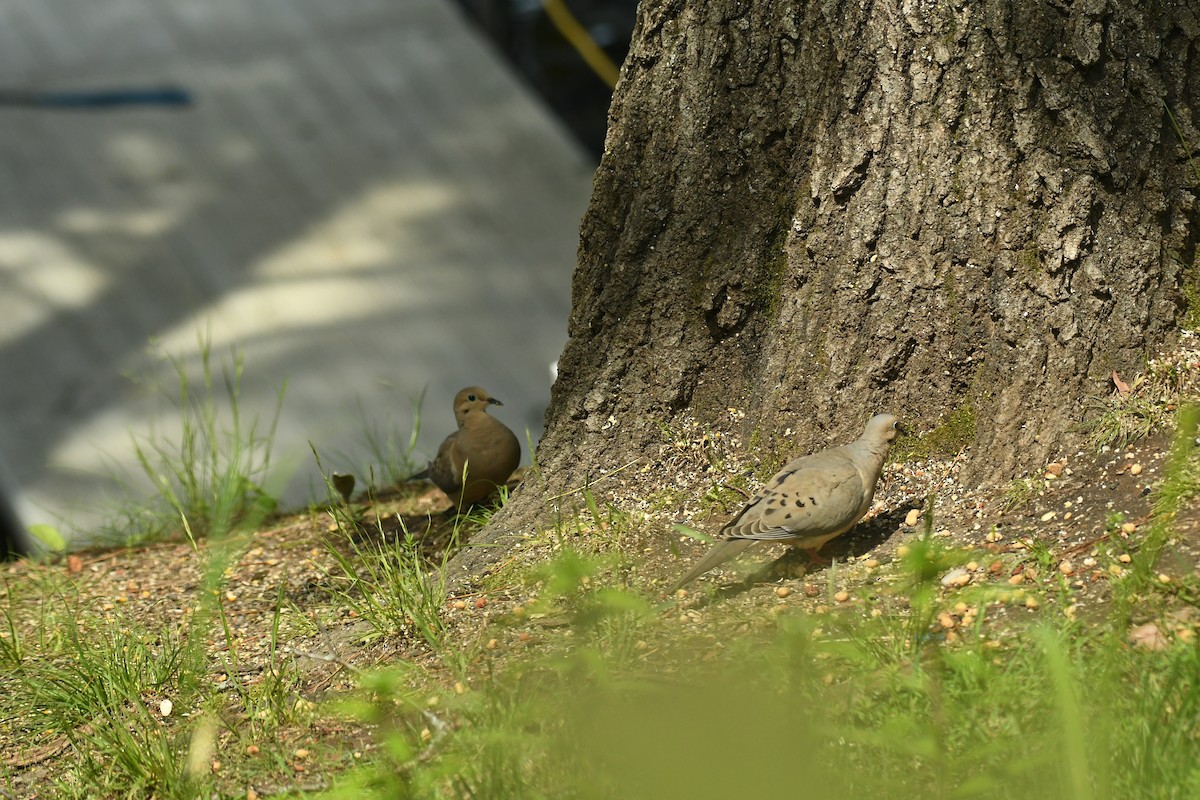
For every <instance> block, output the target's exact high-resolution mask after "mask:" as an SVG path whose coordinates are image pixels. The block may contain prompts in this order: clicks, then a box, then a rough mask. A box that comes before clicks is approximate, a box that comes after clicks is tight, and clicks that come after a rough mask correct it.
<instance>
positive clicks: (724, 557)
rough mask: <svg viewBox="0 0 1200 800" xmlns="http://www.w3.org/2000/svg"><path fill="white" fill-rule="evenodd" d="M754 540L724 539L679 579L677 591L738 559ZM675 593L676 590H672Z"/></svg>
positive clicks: (676, 585)
mask: <svg viewBox="0 0 1200 800" xmlns="http://www.w3.org/2000/svg"><path fill="white" fill-rule="evenodd" d="M754 541H755V540H754V539H724V540H722V541H720V542H717V544H716V546H714V547H713V549H712V550H709V551H708V552H707V553H706V554H705V555H704V558H702V559H700V560H699V561H698V562H696V566H694V567H692V568H691V569H690V570H688V572H687V573H686V574H685V575H684V576H683V577H682V578H680V579H679V581H678V582H677V583H676V584H675V589H676V590H677V589H679V588H681V587H683V586H686V585H687V584H689V583H691V582H692V581H694V580H695V579H696V578H699V577H700V576H701V575H703V574H704V573H706V572H708V571H709V570H710V569H712V568H713V567H717V566H720V565H721V564H724V563H725V562H726V561H728V560H730V559H731V558H736V557H737V555H738V553H740V552H742V551H743V550H745V549H746V548H747V547H749V546H750V545H752V544H754ZM672 591H674V590H672Z"/></svg>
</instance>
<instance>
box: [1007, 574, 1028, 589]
mask: <svg viewBox="0 0 1200 800" xmlns="http://www.w3.org/2000/svg"><path fill="white" fill-rule="evenodd" d="M1024 580H1025V573H1023V572H1018V573H1017V574H1016V575H1013V576H1012V577H1011V578H1009V579H1008V582H1009V584H1010V585H1012V586H1016V585H1017V584H1018V583H1022V582H1024Z"/></svg>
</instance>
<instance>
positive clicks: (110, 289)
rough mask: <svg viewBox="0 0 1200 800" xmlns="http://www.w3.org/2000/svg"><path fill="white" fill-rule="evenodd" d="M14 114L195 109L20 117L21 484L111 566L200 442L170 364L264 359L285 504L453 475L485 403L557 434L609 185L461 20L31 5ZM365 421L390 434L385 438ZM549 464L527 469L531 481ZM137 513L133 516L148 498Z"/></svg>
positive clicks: (14, 121) (13, 487)
mask: <svg viewBox="0 0 1200 800" xmlns="http://www.w3.org/2000/svg"><path fill="white" fill-rule="evenodd" d="M0 76H3V78H2V81H3V86H0V88H4V89H39V90H47V89H86V88H89V87H103V88H113V87H119V88H127V87H146V86H158V85H165V84H171V85H178V86H181V87H184V88H186V89H187V90H188V91H190V92H191V93H192V95H193V97H194V99H195V102H194V104H193V105H192V106H190V107H188V108H186V109H181V110H171V109H166V108H154V107H145V108H128V109H120V110H108V111H92V112H83V111H76V112H71V111H52V110H40V109H20V108H0V186H3V187H4V190H3V191H0V376H2V379H0V461H3V462H4V463H3V464H2V465H0V481H4V482H5V483H6V484H8V485H7V486H5V487H4V488H5V490H6V492H7V494H8V495H9V496H10V497H15V501H16V502H15V504H16V506H17V509H18V512H19V513H20V515H21V516H22V518H23V519H24V521H25V522H26V523H27V524H28V523H34V522H48V523H52V524H56V525H59V526H65V527H67V528H71V529H76V530H78V531H80V535H82V536H85V537H86V534H87V532H88V531H90V530H93V529H95V527H96V526H97V525H98V524H99V523H100V521H101V520H102V519H103V518H104V516H105V515H107V514H109V513H111V504H110V498H111V497H112V496H113V494H114V491H115V490H117V489H118V485H117V482H116V481H114V479H113V477H112V476H113V475H114V474H119V473H121V472H129V473H133V474H136V473H137V467H136V464H135V462H134V459H133V450H132V447H131V446H130V437H131V434H132V435H137V436H146V435H148V434H150V432H151V431H152V430H157V431H159V432H160V433H162V434H169V433H170V432H171V431H174V430H177V429H178V415H177V413H176V412H175V410H174V409H172V407H171V405H170V403H167V402H164V400H163V397H164V395H163V394H162V393H161V392H156V391H155V389H154V386H155V385H156V384H159V385H160V386H161V387H162V388H163V389H165V392H166V395H168V396H169V395H171V394H172V393H173V392H175V391H176V388H175V378H174V377H173V372H172V367H171V366H170V364H169V363H167V362H166V361H164V359H163V354H168V355H171V356H173V357H175V358H176V359H178V360H179V361H180V363H182V364H183V365H184V368H185V369H186V371H187V372H188V373H189V374H190V376H191V378H192V380H193V382H194V381H195V380H196V379H197V378H198V372H197V369H198V364H197V362H198V359H197V351H198V346H197V338H198V335H199V334H203V333H204V332H205V331H210V332H211V334H210V335H211V347H212V353H213V360H214V363H218V364H226V365H227V364H229V363H230V360H231V359H230V357H229V353H230V351H231V349H232V348H238V349H239V350H240V352H242V353H243V354H244V360H245V372H244V378H243V382H242V399H241V403H240V407H241V411H242V414H243V416H244V418H249V417H251V416H254V415H258V416H259V417H260V419H262V420H264V421H265V420H267V419H269V417H270V415H271V413H272V411H273V409H274V405H275V401H276V397H277V392H278V389H279V387H280V386H282V385H283V384H284V383H285V382H286V384H287V388H286V394H285V396H284V402H283V413H282V417H281V419H280V422H279V427H278V432H277V436H276V450H275V462H276V464H277V466H278V467H279V472H277V479H282V478H284V477H286V478H287V479H288V480H287V483H286V487H284V488H283V489H282V497H283V499H284V501H285V502H286V503H288V504H292V505H294V504H298V503H303V502H305V501H306V500H307V499H309V498H310V497H311V496H314V495H316V494H321V495H322V496H323V487H322V486H321V483H320V478H319V475H318V473H317V470H316V467H315V463H314V459H313V457H312V454H311V452H310V450H309V443H310V442H311V443H312V445H313V446H314V447H316V448H317V450H318V451H319V452H320V453H321V455H322V458H323V460H324V461H325V467H326V469H327V470H328V469H353V468H362V467H363V466H364V465H366V464H369V463H370V456H369V449H368V448H367V446H366V443H365V441H364V436H363V427H364V424H365V425H366V427H371V428H374V429H375V430H376V431H377V432H378V431H384V430H393V431H396V430H398V431H399V433H400V434H401V436H402V437H403V436H407V433H408V427H407V426H408V424H409V416H410V412H411V407H410V401H409V399H410V398H414V397H416V396H417V395H418V394H419V393H420V392H421V391H422V389H425V390H426V399H425V404H424V408H423V419H422V438H421V446H422V448H423V449H424V450H425V451H426V454H428V453H429V452H432V451H433V450H435V449H436V446H437V442H438V441H440V439H441V437H442V436H444V435H445V434H446V433H447V432H448V431H449V430H450V429H451V428H452V426H453V417H452V415H451V412H450V409H449V404H450V399H451V397H452V396H453V394H454V392H455V391H456V390H457V389H459V388H461V387H462V386H465V385H468V384H473V383H478V384H481V385H483V386H485V387H486V388H487V389H488V390H489V391H490V392H491V393H492V394H494V395H495V396H496V397H499V398H501V399H502V400H503V401H504V402H505V405H504V407H503V408H502V409H497V416H498V417H500V418H501V419H503V420H504V421H505V422H506V423H508V424H509V425H510V426H511V427H512V428H514V429H515V430H517V431H518V432H523V431H525V430H528V431H529V433H530V434H531V435H532V436H534V437H536V436H537V435H538V434H539V433H540V429H541V424H542V413H543V411H544V408H545V405H546V403H547V402H548V400H549V375H548V372H547V365H548V363H549V362H551V361H553V360H554V359H556V358H557V357H558V354H559V351H560V350H561V348H562V345H563V343H564V341H565V337H566V318H567V314H568V311H569V286H570V277H571V271H572V268H573V266H574V257H575V248H576V244H577V235H578V223H579V219H580V217H581V215H582V213H583V210H584V206H585V204H586V202H587V197H588V194H589V192H590V188H591V173H592V169H593V165H592V164H591V162H590V160H589V159H588V157H587V156H586V155H585V154H583V152H582V151H581V150H580V148H579V147H578V145H576V144H575V142H574V141H573V140H571V139H570V138H569V137H568V136H567V134H566V133H565V132H564V131H563V130H562V129H561V127H560V125H559V124H558V123H557V122H556V121H555V120H554V119H553V118H552V117H551V116H550V115H549V114H548V113H547V112H546V111H545V109H544V108H543V107H542V106H541V105H540V104H539V102H538V101H536V100H534V99H532V97H531V95H530V94H529V93H528V92H527V91H526V90H525V89H524V88H523V87H522V86H521V85H519V84H518V82H517V81H516V80H515V79H514V78H513V77H512V75H511V74H510V72H509V70H508V69H507V68H506V67H505V66H504V65H503V64H502V63H501V62H500V61H499V60H498V58H497V57H496V56H495V54H494V53H493V51H492V50H491V49H490V46H489V45H487V44H486V43H484V42H483V41H482V40H481V39H480V38H479V37H478V36H477V35H475V33H474V32H473V31H472V30H471V29H470V28H469V27H468V26H467V24H466V23H465V22H464V21H463V20H462V18H461V17H460V16H459V12H458V11H457V9H455V8H454V7H453V6H451V5H450V3H449V0H337V2H328V0H7V2H5V3H4V4H0ZM360 408H361V413H360ZM528 458H529V454H528V452H526V453H525V454H524V460H525V463H528ZM118 493H119V492H118Z"/></svg>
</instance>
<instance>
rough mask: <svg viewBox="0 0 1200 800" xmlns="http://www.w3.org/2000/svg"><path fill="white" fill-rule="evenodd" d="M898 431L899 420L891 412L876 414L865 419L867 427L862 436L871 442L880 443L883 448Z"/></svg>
mask: <svg viewBox="0 0 1200 800" xmlns="http://www.w3.org/2000/svg"><path fill="white" fill-rule="evenodd" d="M899 432H900V420H898V419H896V417H895V415H893V414H876V415H875V416H873V417H871V419H870V420H868V421H867V429H866V430H865V431H864V432H863V435H862V438H864V439H866V440H867V441H869V442H871V443H872V444H881V445H883V446H884V447H885V448H886V447H887V446H888V444H890V443H891V441H892V440H893V439H895V438H896V434H898V433H899Z"/></svg>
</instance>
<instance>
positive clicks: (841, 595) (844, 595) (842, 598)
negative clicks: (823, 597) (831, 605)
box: [833, 589, 850, 603]
mask: <svg viewBox="0 0 1200 800" xmlns="http://www.w3.org/2000/svg"><path fill="white" fill-rule="evenodd" d="M833 599H834V600H837V601H838V602H839V603H844V602H846V601H847V600H849V599H850V593H849V592H847V591H846V590H845V589H842V590H841V591H839V592H838V593H837V594H835V595H834V596H833Z"/></svg>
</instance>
